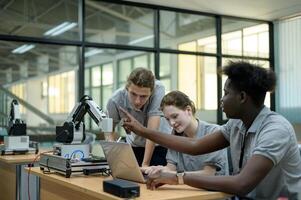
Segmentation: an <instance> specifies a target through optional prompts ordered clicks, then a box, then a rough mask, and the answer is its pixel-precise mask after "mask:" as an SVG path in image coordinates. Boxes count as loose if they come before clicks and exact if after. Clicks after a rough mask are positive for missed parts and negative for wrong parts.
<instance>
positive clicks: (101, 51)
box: [85, 49, 103, 58]
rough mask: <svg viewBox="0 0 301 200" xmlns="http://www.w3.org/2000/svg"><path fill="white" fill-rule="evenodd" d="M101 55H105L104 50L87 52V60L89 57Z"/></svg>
mask: <svg viewBox="0 0 301 200" xmlns="http://www.w3.org/2000/svg"><path fill="white" fill-rule="evenodd" d="M100 53H103V50H101V49H93V50H91V51H87V52H85V57H86V58H87V57H90V56H94V55H96V54H100Z"/></svg>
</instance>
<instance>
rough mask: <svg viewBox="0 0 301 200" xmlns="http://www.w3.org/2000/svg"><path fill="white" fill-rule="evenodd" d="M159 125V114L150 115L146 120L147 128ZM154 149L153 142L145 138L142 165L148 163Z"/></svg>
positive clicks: (145, 165)
mask: <svg viewBox="0 0 301 200" xmlns="http://www.w3.org/2000/svg"><path fill="white" fill-rule="evenodd" d="M159 126H160V116H151V117H149V119H148V122H147V128H150V129H153V130H157V129H158V128H159ZM154 149H155V143H154V142H153V141H151V140H146V143H145V151H144V157H143V161H142V167H147V166H149V165H150V161H151V159H152V155H153V152H154Z"/></svg>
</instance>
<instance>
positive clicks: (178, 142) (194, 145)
mask: <svg viewBox="0 0 301 200" xmlns="http://www.w3.org/2000/svg"><path fill="white" fill-rule="evenodd" d="M120 110H121V111H122V112H124V113H125V115H126V118H125V119H124V123H123V127H124V128H125V129H126V131H127V132H130V131H133V132H134V133H136V134H137V135H140V136H142V137H145V138H148V139H150V140H152V141H153V142H155V143H158V144H160V145H162V146H165V147H166V148H169V149H173V150H175V151H179V152H183V153H187V154H191V155H199V154H205V153H209V152H213V151H216V150H219V149H223V148H225V147H227V146H229V142H228V141H227V140H226V139H225V137H224V136H223V134H222V132H221V131H220V130H217V131H215V132H214V133H212V134H209V135H206V136H205V137H203V138H202V139H195V138H188V137H182V136H176V135H170V134H163V133H161V132H159V131H156V130H152V129H148V128H145V127H143V125H141V124H140V123H139V122H138V121H137V120H136V119H135V118H134V117H133V116H131V115H130V114H129V113H128V112H127V111H125V110H124V109H122V108H120Z"/></svg>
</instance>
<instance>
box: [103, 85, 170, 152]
mask: <svg viewBox="0 0 301 200" xmlns="http://www.w3.org/2000/svg"><path fill="white" fill-rule="evenodd" d="M164 94H165V88H164V86H163V85H162V83H161V82H160V81H158V80H156V81H155V88H154V91H153V93H152V95H151V96H150V98H149V100H148V101H147V102H146V104H145V105H144V106H143V108H142V110H139V111H137V110H135V109H134V108H133V107H132V105H131V103H130V101H129V98H128V91H127V90H126V89H125V88H120V89H118V90H117V91H115V92H114V94H113V96H112V97H111V98H110V99H109V101H108V103H107V111H108V115H109V116H110V117H111V118H113V127H114V128H115V127H116V125H117V124H118V123H119V122H120V121H121V119H122V118H123V117H125V116H124V113H122V112H121V111H120V110H119V109H118V108H119V107H122V108H124V109H125V110H127V111H128V112H129V113H130V114H131V115H133V116H134V117H135V119H137V120H138V121H139V122H140V123H141V124H142V125H144V126H147V122H148V118H149V117H151V116H161V123H160V128H159V130H160V131H162V132H169V133H170V131H171V129H170V127H169V125H168V123H167V122H166V120H165V118H164V117H163V113H162V111H161V110H160V103H161V100H162V98H163V97H164ZM126 140H127V142H128V143H129V144H131V145H132V146H135V147H144V146H145V139H144V138H143V137H140V136H138V135H136V134H134V133H131V134H130V135H127V136H126Z"/></svg>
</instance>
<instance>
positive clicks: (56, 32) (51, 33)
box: [44, 22, 77, 36]
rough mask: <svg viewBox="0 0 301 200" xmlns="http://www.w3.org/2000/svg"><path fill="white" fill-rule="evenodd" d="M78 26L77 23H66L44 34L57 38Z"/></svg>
mask: <svg viewBox="0 0 301 200" xmlns="http://www.w3.org/2000/svg"><path fill="white" fill-rule="evenodd" d="M75 26H77V23H75V22H64V23H61V24H60V25H58V26H56V27H54V28H52V29H50V30H48V31H47V32H45V33H44V35H46V36H57V35H60V34H62V33H64V32H66V31H68V30H70V29H72V28H73V27H75Z"/></svg>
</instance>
